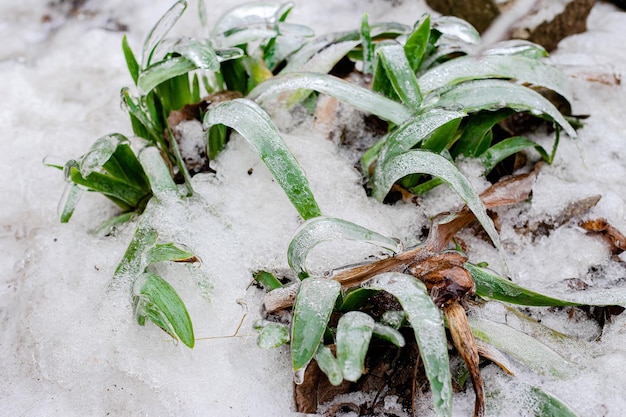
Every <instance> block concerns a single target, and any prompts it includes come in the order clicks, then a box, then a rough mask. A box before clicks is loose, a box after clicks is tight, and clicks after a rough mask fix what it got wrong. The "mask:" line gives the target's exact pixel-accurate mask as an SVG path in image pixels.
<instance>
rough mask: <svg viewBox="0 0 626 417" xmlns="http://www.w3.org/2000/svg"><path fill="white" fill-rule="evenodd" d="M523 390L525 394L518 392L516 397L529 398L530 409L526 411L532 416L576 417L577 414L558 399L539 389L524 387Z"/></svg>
mask: <svg viewBox="0 0 626 417" xmlns="http://www.w3.org/2000/svg"><path fill="white" fill-rule="evenodd" d="M525 388H526V389H525V390H524V391H525V392H523V393H522V392H520V393H519V394H518V395H521V396H524V395H525V396H528V397H530V399H531V401H530V404H529V408H530V409H529V410H528V411H529V412H531V413H534V415H536V416H546V417H547V416H550V417H578V414H576V412H575V411H574V410H572V409H571V408H570V407H569V406H568V405H567V404H566V403H565V402H563V401H562V400H561V399H559V398H558V397H555V396H554V395H552V394H550V393H548V392H546V391H544V390H542V389H541V388H539V387H531V386H526V387H525Z"/></svg>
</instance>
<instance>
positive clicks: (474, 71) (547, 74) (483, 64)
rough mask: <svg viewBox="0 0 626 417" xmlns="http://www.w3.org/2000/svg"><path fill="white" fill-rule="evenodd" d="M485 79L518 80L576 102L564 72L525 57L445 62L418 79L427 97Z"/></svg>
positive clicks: (480, 56) (497, 56) (460, 58)
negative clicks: (444, 89)
mask: <svg viewBox="0 0 626 417" xmlns="http://www.w3.org/2000/svg"><path fill="white" fill-rule="evenodd" d="M485 78H506V79H514V80H516V82H518V83H520V84H531V85H536V86H540V87H545V88H548V89H550V90H552V91H555V92H557V93H558V94H560V95H561V96H563V97H564V98H565V99H566V100H568V101H571V100H572V94H571V91H570V88H569V86H568V83H567V78H566V76H565V74H564V73H563V71H561V70H560V69H559V68H557V67H554V66H552V65H548V64H545V63H543V62H541V61H538V60H536V59H532V58H526V57H524V56H501V55H486V56H484V55H479V56H464V57H459V58H455V59H451V60H450V61H447V62H444V63H442V64H440V65H438V66H436V67H435V68H433V69H430V70H428V71H426V72H425V73H424V74H422V75H421V76H420V77H419V79H418V80H417V82H418V84H419V88H420V89H421V90H422V92H423V93H424V94H427V93H430V92H431V91H434V90H437V89H439V88H442V87H446V86H448V87H449V86H453V85H455V84H459V83H462V82H465V81H470V80H478V79H485Z"/></svg>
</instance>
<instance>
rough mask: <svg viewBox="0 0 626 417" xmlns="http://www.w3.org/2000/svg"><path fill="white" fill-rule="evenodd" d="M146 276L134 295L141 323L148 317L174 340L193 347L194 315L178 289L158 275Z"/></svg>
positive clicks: (149, 274) (136, 313) (137, 315)
mask: <svg viewBox="0 0 626 417" xmlns="http://www.w3.org/2000/svg"><path fill="white" fill-rule="evenodd" d="M143 279H144V280H145V281H144V282H143V285H141V288H140V290H139V294H137V295H136V296H135V315H136V317H137V321H138V322H139V324H141V325H144V324H145V320H146V318H147V319H149V320H151V321H152V322H153V323H154V324H156V325H157V326H159V327H160V328H161V329H163V331H165V332H166V333H167V334H169V335H170V336H172V337H173V338H174V339H180V340H181V341H182V342H183V343H184V344H185V345H186V346H187V347H190V348H193V346H194V343H195V339H194V336H193V326H192V324H191V318H190V317H189V313H188V312H187V308H186V307H185V303H184V302H183V300H182V299H181V298H180V296H179V295H178V293H177V292H176V290H175V289H174V288H173V287H172V286H171V285H170V284H169V283H168V282H167V281H165V280H164V279H163V278H161V277H159V276H158V275H156V274H153V273H150V272H148V273H145V274H144V275H143Z"/></svg>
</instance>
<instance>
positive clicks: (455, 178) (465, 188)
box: [374, 149, 501, 249]
mask: <svg viewBox="0 0 626 417" xmlns="http://www.w3.org/2000/svg"><path fill="white" fill-rule="evenodd" d="M378 170H381V172H376V176H375V180H376V181H375V183H374V186H375V188H374V197H375V198H376V199H377V200H378V201H383V199H384V198H385V196H386V195H387V193H388V192H389V190H390V189H391V186H392V185H393V184H394V183H395V182H396V181H398V180H399V179H401V178H403V177H406V176H407V175H409V174H416V173H420V174H428V175H432V176H433V177H437V178H441V179H442V180H443V181H444V182H445V183H446V184H448V185H449V186H450V187H451V188H452V189H453V190H454V191H455V192H456V193H457V194H458V195H459V196H460V197H461V198H462V199H463V201H465V204H467V206H468V207H469V209H470V210H471V211H472V212H473V213H474V215H475V216H476V219H478V221H479V222H480V224H481V225H482V226H483V228H484V229H485V231H486V232H487V234H488V235H489V237H490V238H491V241H492V242H493V244H494V245H495V246H496V248H498V249H500V247H501V246H500V239H499V237H498V232H497V231H496V228H495V226H494V225H493V221H492V220H491V218H490V217H489V216H488V215H487V212H486V210H485V206H484V205H483V203H482V202H481V201H480V197H478V193H477V192H476V190H474V188H473V187H472V185H471V184H470V182H469V181H468V180H467V178H465V177H464V176H463V174H461V172H460V171H459V170H458V168H457V167H456V166H454V164H453V163H452V162H450V161H448V160H447V159H446V158H444V157H443V156H441V155H438V154H435V153H433V152H430V151H425V150H421V149H414V150H410V151H408V152H405V153H403V154H401V155H398V156H396V157H395V158H392V159H390V160H389V161H387V162H386V163H385V164H384V165H383V166H378V165H377V167H376V171H378Z"/></svg>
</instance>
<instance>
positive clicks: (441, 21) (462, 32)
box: [431, 16, 480, 45]
mask: <svg viewBox="0 0 626 417" xmlns="http://www.w3.org/2000/svg"><path fill="white" fill-rule="evenodd" d="M431 26H432V28H433V29H434V30H436V31H437V32H439V33H441V34H442V35H443V36H444V37H445V38H448V39H455V40H459V41H461V42H464V43H466V44H471V45H478V44H479V43H480V34H479V33H478V31H477V30H476V28H474V26H472V25H471V24H470V23H468V22H466V21H465V20H463V19H459V18H458V17H454V16H439V17H436V18H433V19H432V24H431Z"/></svg>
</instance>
